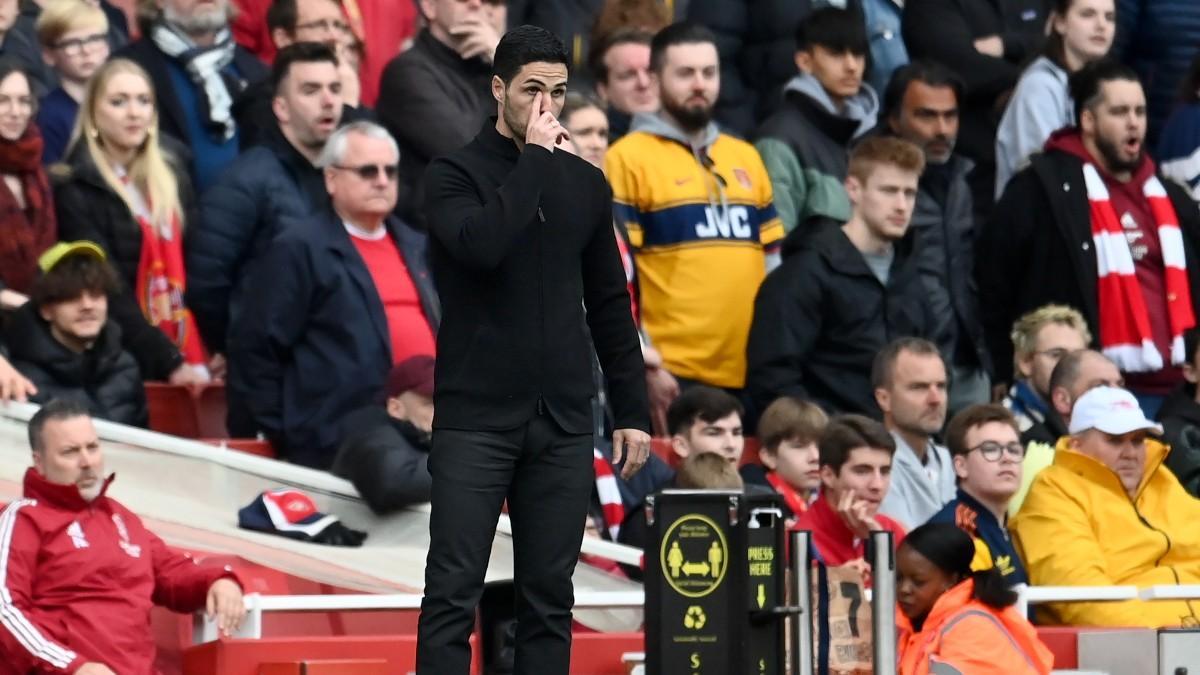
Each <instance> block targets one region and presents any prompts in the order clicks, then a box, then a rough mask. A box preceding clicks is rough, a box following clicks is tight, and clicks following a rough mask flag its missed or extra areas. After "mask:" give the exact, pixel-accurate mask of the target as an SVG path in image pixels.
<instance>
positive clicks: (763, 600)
mask: <svg viewBox="0 0 1200 675" xmlns="http://www.w3.org/2000/svg"><path fill="white" fill-rule="evenodd" d="M765 604H767V589H766V587H765V586H764V585H763V584H759V585H758V608H759V609H762V608H763V605H765Z"/></svg>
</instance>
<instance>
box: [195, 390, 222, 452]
mask: <svg viewBox="0 0 1200 675" xmlns="http://www.w3.org/2000/svg"><path fill="white" fill-rule="evenodd" d="M228 410H229V405H228V404H227V403H226V401H225V384H224V383H220V384H208V385H205V386H203V387H201V388H200V389H199V391H198V392H197V393H196V418H197V420H198V421H199V423H200V435H201V436H204V437H205V438H224V437H225V436H228V435H229V431H228V429H227V428H226V427H225V413H226V412H228Z"/></svg>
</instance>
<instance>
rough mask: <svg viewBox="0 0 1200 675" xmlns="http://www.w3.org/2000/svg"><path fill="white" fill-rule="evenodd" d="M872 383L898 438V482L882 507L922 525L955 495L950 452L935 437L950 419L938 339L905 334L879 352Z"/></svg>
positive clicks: (895, 460)
mask: <svg viewBox="0 0 1200 675" xmlns="http://www.w3.org/2000/svg"><path fill="white" fill-rule="evenodd" d="M871 385H872V386H873V387H874V389H875V401H876V402H877V403H878V404H879V409H880V410H882V411H883V424H884V426H885V427H887V430H888V431H889V432H891V434H892V438H894V439H896V453H895V455H893V457H892V485H891V487H890V488H889V489H888V491H887V495H886V496H885V497H884V498H883V504H881V505H880V507H879V510H880V512H881V513H884V514H886V515H887V516H889V517H891V518H892V519H894V520H896V521H898V522H899V523H900V524H901V525H903V526H904V527H906V528H911V527H916V526H917V525H920V524H921V523H923V522H925V521H926V520H929V518H930V516H932V515H933V514H935V513H937V512H938V511H940V510H941V508H942V506H943V505H945V504H946V502H949V501H950V500H951V499H954V466H953V465H952V463H951V461H950V453H949V452H947V451H946V448H945V447H944V446H941V445H938V444H937V443H935V442H934V440H933V437H934V436H935V435H936V434H939V433H941V431H942V425H943V424H945V423H946V365H945V362H943V361H942V356H941V354H939V353H938V350H937V346H936V345H934V344H933V343H932V342H930V341H928V340H924V339H921V338H899V339H897V340H893V341H892V342H890V343H889V344H888V345H887V346H886V347H884V348H883V349H882V350H880V352H879V354H878V355H876V356H875V363H874V364H873V366H872V368H871Z"/></svg>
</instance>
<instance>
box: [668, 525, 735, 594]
mask: <svg viewBox="0 0 1200 675" xmlns="http://www.w3.org/2000/svg"><path fill="white" fill-rule="evenodd" d="M659 562H660V564H661V565H662V573H663V578H664V579H666V580H667V584H669V585H670V586H671V588H672V589H674V590H675V592H676V593H679V594H680V595H683V596H685V597H689V598H702V597H704V596H706V595H708V594H709V593H712V592H713V591H714V590H716V588H717V587H718V586H720V585H721V582H722V581H723V580H724V579H725V569H726V568H727V567H728V563H729V546H728V545H727V544H726V542H725V533H724V532H723V531H721V528H720V527H717V524H716V523H715V522H713V521H712V520H711V519H709V518H707V517H705V516H702V515H699V514H695V513H692V514H688V515H686V516H683V517H681V518H679V519H678V520H676V521H675V522H674V523H672V524H671V526H670V527H669V528H667V532H666V534H665V535H663V538H662V549H661V550H660V552H659Z"/></svg>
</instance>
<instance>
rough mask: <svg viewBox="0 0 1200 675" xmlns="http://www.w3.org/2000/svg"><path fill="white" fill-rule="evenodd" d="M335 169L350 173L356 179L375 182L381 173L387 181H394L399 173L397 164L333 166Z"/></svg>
mask: <svg viewBox="0 0 1200 675" xmlns="http://www.w3.org/2000/svg"><path fill="white" fill-rule="evenodd" d="M334 167H335V168H338V169H341V170H342V171H352V172H354V173H356V174H358V177H359V178H361V179H363V180H375V179H376V178H378V177H379V172H381V171H382V172H383V174H384V175H385V176H387V178H388V180H396V175H397V174H398V173H399V172H400V165H399V164H363V165H362V166H344V165H342V164H335V165H334Z"/></svg>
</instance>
